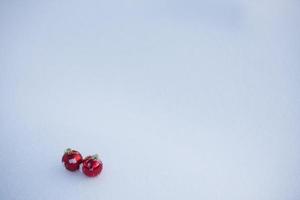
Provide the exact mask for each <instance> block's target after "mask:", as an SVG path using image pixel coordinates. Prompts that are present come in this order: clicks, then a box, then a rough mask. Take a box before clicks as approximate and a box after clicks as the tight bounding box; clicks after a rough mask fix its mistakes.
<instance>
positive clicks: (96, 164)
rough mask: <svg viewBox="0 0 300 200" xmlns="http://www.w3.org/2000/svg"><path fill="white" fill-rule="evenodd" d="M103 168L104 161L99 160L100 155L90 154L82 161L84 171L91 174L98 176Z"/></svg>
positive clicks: (91, 175) (90, 175)
mask: <svg viewBox="0 0 300 200" xmlns="http://www.w3.org/2000/svg"><path fill="white" fill-rule="evenodd" d="M102 169H103V163H102V161H101V160H99V158H98V155H97V154H96V155H93V156H88V157H86V158H84V159H83V162H82V172H83V173H84V174H85V175H87V176H89V177H95V176H98V175H99V174H100V173H101V171H102Z"/></svg>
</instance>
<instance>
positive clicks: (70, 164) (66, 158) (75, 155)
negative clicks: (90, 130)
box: [62, 149, 82, 171]
mask: <svg viewBox="0 0 300 200" xmlns="http://www.w3.org/2000/svg"><path fill="white" fill-rule="evenodd" d="M62 162H63V163H64V164H65V167H66V168H67V169H68V170H70V171H76V170H78V169H79V166H80V164H81V163H82V156H81V154H80V153H79V152H78V151H75V150H72V149H67V150H66V151H65V154H64V155H63V157H62Z"/></svg>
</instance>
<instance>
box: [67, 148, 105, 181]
mask: <svg viewBox="0 0 300 200" xmlns="http://www.w3.org/2000/svg"><path fill="white" fill-rule="evenodd" d="M62 162H63V163H64V165H65V167H66V169H67V170H69V171H76V170H78V169H79V168H80V165H82V167H81V169H82V172H83V173H84V174H85V175H87V176H89V177H95V176H98V175H99V174H100V173H101V171H102V169H103V163H102V161H101V160H99V158H98V155H97V154H96V155H93V156H87V157H85V158H84V159H83V158H82V156H81V154H80V153H79V152H78V151H76V150H73V149H70V148H68V149H66V151H65V153H64V155H63V157H62Z"/></svg>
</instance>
